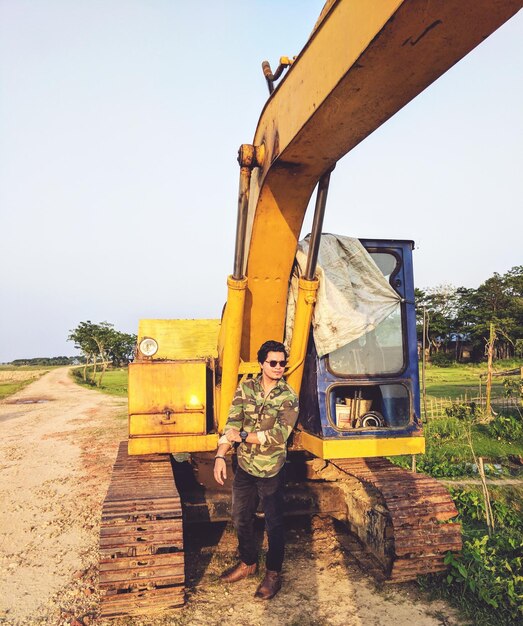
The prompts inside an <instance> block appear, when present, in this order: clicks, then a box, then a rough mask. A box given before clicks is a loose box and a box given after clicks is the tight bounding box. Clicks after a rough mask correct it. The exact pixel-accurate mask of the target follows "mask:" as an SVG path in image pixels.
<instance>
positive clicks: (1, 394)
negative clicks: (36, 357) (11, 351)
mask: <svg viewBox="0 0 523 626" xmlns="http://www.w3.org/2000/svg"><path fill="white" fill-rule="evenodd" d="M49 369H50V368H43V367H38V366H34V365H24V366H21V367H16V366H13V365H0V400H3V399H4V398H7V397H8V396H11V395H13V394H14V393H16V392H17V391H20V390H21V389H23V388H24V387H27V385H29V384H30V383H32V382H33V381H34V380H36V379H37V378H40V376H42V375H43V374H45V373H46V372H47V371H49Z"/></svg>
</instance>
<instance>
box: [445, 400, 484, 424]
mask: <svg viewBox="0 0 523 626" xmlns="http://www.w3.org/2000/svg"><path fill="white" fill-rule="evenodd" d="M445 413H446V414H447V415H448V417H456V418H458V419H460V420H473V419H475V418H476V417H477V416H478V413H479V410H478V406H477V404H476V403H475V402H453V403H452V404H451V405H450V406H447V407H445Z"/></svg>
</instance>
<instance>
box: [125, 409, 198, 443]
mask: <svg viewBox="0 0 523 626" xmlns="http://www.w3.org/2000/svg"><path fill="white" fill-rule="evenodd" d="M179 433H201V434H202V435H203V434H205V413H201V412H199V413H196V412H195V413H170V414H169V417H167V416H166V415H165V414H163V413H162V414H159V415H130V416H129V435H130V436H131V437H132V436H133V435H164V434H165V435H176V434H179Z"/></svg>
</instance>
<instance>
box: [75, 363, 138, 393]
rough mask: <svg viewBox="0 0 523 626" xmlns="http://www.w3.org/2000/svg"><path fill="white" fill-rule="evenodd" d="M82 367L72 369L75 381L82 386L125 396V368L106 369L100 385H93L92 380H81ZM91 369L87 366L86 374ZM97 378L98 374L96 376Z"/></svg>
mask: <svg viewBox="0 0 523 626" xmlns="http://www.w3.org/2000/svg"><path fill="white" fill-rule="evenodd" d="M83 371H84V368H83V367H79V368H76V369H74V370H73V371H72V375H73V377H74V380H75V382H77V383H78V384H79V385H82V386H83V387H88V388H89V389H96V390H97V391H101V392H102V393H106V394H108V395H110V396H119V397H127V368H126V367H121V368H117V369H108V370H106V372H105V374H104V375H103V378H102V384H101V386H100V387H97V386H96V385H93V383H92V382H87V383H86V382H84V381H83V378H82V376H83ZM91 371H92V368H87V372H88V375H89V374H90V372H91ZM96 378H97V380H98V374H97V376H96Z"/></svg>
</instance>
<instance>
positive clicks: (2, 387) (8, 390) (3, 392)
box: [0, 378, 35, 400]
mask: <svg viewBox="0 0 523 626" xmlns="http://www.w3.org/2000/svg"><path fill="white" fill-rule="evenodd" d="M33 380H35V379H34V378H33ZM33 380H24V381H20V382H18V383H0V400H3V399H4V398H7V396H11V395H13V394H14V393H16V392H17V391H20V390H21V389H23V388H24V387H27V385H29V384H30V383H32V382H33Z"/></svg>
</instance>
